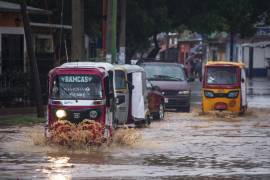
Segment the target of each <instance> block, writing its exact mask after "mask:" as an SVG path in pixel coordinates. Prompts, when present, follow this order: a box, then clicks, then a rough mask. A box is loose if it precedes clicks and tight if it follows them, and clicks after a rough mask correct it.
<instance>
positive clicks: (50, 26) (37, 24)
mask: <svg viewBox="0 0 270 180" xmlns="http://www.w3.org/2000/svg"><path fill="white" fill-rule="evenodd" d="M30 26H34V27H48V28H59V29H60V28H63V29H69V30H72V26H70V25H61V24H49V23H35V22H30Z"/></svg>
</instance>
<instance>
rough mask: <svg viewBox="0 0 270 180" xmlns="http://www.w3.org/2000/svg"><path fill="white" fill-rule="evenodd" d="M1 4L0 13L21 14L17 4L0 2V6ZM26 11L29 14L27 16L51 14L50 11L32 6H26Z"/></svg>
mask: <svg viewBox="0 0 270 180" xmlns="http://www.w3.org/2000/svg"><path fill="white" fill-rule="evenodd" d="M1 3H2V7H0V12H13V13H20V12H21V8H20V4H19V3H13V2H6V1H0V4H1ZM26 9H27V11H28V12H29V14H44V15H50V14H52V11H49V10H45V9H40V8H36V7H33V6H27V7H26Z"/></svg>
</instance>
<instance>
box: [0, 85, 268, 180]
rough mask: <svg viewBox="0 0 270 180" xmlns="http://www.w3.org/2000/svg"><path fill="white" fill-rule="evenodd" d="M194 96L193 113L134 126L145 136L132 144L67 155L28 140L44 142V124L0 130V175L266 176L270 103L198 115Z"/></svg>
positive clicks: (64, 177) (63, 150)
mask: <svg viewBox="0 0 270 180" xmlns="http://www.w3.org/2000/svg"><path fill="white" fill-rule="evenodd" d="M194 87H195V88H196V87H198V86H197V85H194ZM250 88H251V87H250ZM196 89H197V88H196ZM198 92H199V90H198V89H197V91H194V94H193V96H194V97H193V100H194V99H195V100H194V101H193V108H192V112H191V113H178V112H173V111H172V112H167V114H166V120H164V121H155V122H153V123H152V124H151V125H150V127H149V128H142V129H138V131H139V133H141V135H142V139H141V140H140V141H139V142H138V143H136V144H133V145H120V144H118V143H112V144H110V145H109V146H104V147H100V148H93V149H88V150H86V149H79V150H74V151H71V150H68V149H62V148H59V147H52V146H48V145H44V144H42V143H40V145H34V143H33V140H34V141H35V142H38V141H39V142H41V141H42V133H43V128H42V126H41V125H36V126H34V127H14V128H2V129H1V130H0V177H1V179H8V178H10V179H179V178H186V179H198V178H205V179H226V178H227V179H232V178H234V179H265V180H266V179H270V130H269V128H270V119H269V115H268V113H269V110H270V109H269V107H268V105H269V104H268V103H269V101H268V102H266V101H264V103H265V106H263V108H256V107H254V106H253V107H250V108H249V110H248V112H247V113H246V114H245V115H244V116H242V117H235V116H233V115H231V114H209V115H201V113H200V111H199V106H198V104H199V101H197V102H196V99H199V98H198V97H195V96H196V95H198V94H199V93H198ZM254 92H256V89H254ZM260 92H261V91H260ZM268 92H269V91H268ZM252 96H253V97H254V98H255V99H254V98H253V99H252V98H251V97H252ZM260 96H262V97H264V95H259V94H249V100H250V102H251V104H252V103H253V104H254V105H255V104H256V101H258V99H260V98H258V97H260ZM265 96H266V97H267V95H265ZM260 104H261V103H260Z"/></svg>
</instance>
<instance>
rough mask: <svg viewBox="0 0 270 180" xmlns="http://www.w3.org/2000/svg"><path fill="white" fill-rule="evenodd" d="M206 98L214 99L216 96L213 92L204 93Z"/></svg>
mask: <svg viewBox="0 0 270 180" xmlns="http://www.w3.org/2000/svg"><path fill="white" fill-rule="evenodd" d="M204 96H205V97H208V98H214V97H215V95H214V93H213V92H212V91H204Z"/></svg>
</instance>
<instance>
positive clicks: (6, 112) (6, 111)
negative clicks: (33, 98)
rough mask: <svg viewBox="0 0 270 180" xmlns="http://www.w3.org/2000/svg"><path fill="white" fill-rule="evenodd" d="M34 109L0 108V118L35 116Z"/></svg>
mask: <svg viewBox="0 0 270 180" xmlns="http://www.w3.org/2000/svg"><path fill="white" fill-rule="evenodd" d="M35 113H36V107H20V108H0V118H1V117H3V116H12V115H25V114H35Z"/></svg>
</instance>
